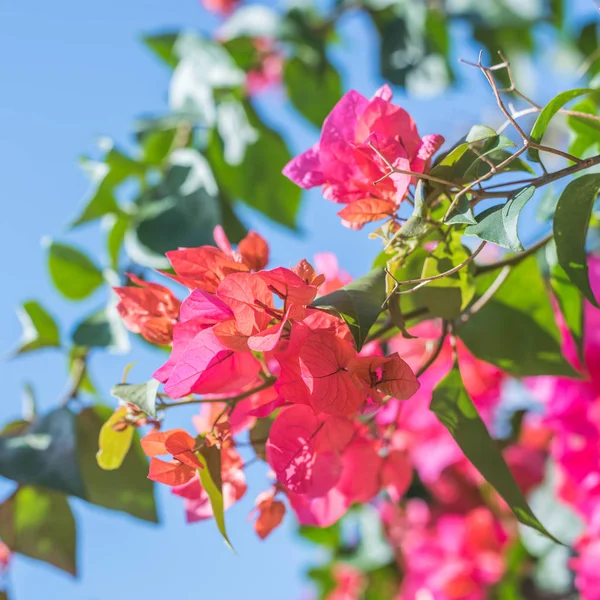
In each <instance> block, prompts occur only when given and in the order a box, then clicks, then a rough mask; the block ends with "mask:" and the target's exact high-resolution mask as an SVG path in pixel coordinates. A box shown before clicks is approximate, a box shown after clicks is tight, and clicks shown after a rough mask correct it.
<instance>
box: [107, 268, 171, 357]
mask: <svg viewBox="0 0 600 600" xmlns="http://www.w3.org/2000/svg"><path fill="white" fill-rule="evenodd" d="M128 277H129V279H130V280H131V281H132V282H133V283H135V284H136V286H137V287H136V286H124V287H116V288H114V290H115V292H116V293H117V294H118V296H119V298H120V302H119V304H118V305H117V310H118V311H119V314H120V315H121V318H122V319H123V321H124V322H125V325H126V326H127V328H128V329H129V330H130V331H132V332H133V333H139V334H140V335H141V336H142V337H143V338H145V339H146V340H148V341H149V342H151V343H152V344H159V345H168V344H170V343H171V340H172V339H173V325H174V324H175V323H176V322H177V317H178V316H179V306H180V304H181V303H180V302H179V300H178V299H177V298H176V297H175V296H174V295H173V292H171V290H169V289H168V288H166V287H164V286H162V285H159V284H157V283H150V282H148V281H143V280H142V279H139V278H138V277H136V276H135V275H131V274H128Z"/></svg>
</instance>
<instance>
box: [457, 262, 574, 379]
mask: <svg viewBox="0 0 600 600" xmlns="http://www.w3.org/2000/svg"><path fill="white" fill-rule="evenodd" d="M498 273H499V271H493V272H491V273H486V274H485V275H478V276H477V277H476V284H477V293H478V295H481V294H483V293H484V292H485V291H486V290H487V288H488V287H489V286H490V285H491V284H492V282H493V281H494V280H495V278H496V277H497V276H498ZM457 333H458V335H459V336H460V338H461V339H462V340H463V342H465V344H466V346H467V348H468V349H469V350H470V351H471V352H472V353H473V354H474V355H475V356H476V357H477V358H479V359H480V360H485V361H486V362H489V363H492V364H494V365H496V366H498V367H500V368H501V369H502V370H504V371H506V372H507V373H510V374H511V375H515V376H516V377H527V376H530V375H563V376H567V377H577V373H576V371H574V370H573V367H571V365H570V364H569V363H568V362H567V361H566V360H565V358H564V356H563V353H562V349H561V337H560V333H559V331H558V328H557V326H556V322H555V318H554V310H553V308H552V304H551V302H550V298H549V296H548V292H547V290H546V286H545V284H544V281H543V279H542V277H541V275H540V273H539V269H538V266H537V262H536V259H535V257H533V256H530V257H528V258H526V259H525V260H523V261H522V262H521V263H520V264H519V265H517V266H515V267H513V268H512V269H511V272H510V274H509V275H508V277H507V278H506V281H505V282H504V283H503V284H502V286H501V287H500V289H499V290H498V291H497V292H496V294H495V295H494V296H493V298H492V299H491V300H490V301H489V302H487V303H486V304H485V305H484V306H483V307H482V308H481V309H480V310H479V311H477V312H476V313H475V314H473V315H471V316H470V318H469V320H468V321H467V322H466V323H465V324H464V325H462V326H461V327H460V328H459V329H458V331H457Z"/></svg>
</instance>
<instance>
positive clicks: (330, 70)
mask: <svg viewBox="0 0 600 600" xmlns="http://www.w3.org/2000/svg"><path fill="white" fill-rule="evenodd" d="M283 80H284V82H285V86H286V88H287V92H288V96H289V99H290V101H291V103H292V104H293V105H294V108H296V110H298V112H300V113H301V114H302V115H303V116H304V117H306V118H307V119H308V120H309V121H310V122H311V123H312V124H313V125H315V126H316V127H318V128H319V129H320V128H321V126H322V125H323V121H324V120H325V117H326V116H327V115H328V114H329V113H330V112H331V109H332V108H333V107H334V105H335V104H336V102H337V101H338V100H339V99H340V98H341V96H342V80H341V78H340V75H339V73H338V72H337V71H336V69H335V68H334V67H333V66H332V65H331V63H329V61H328V60H327V58H326V57H325V56H322V57H320V60H318V61H314V62H311V63H309V62H307V61H305V60H303V59H302V58H300V57H298V56H294V57H292V58H290V59H289V60H287V61H286V63H285V68H284V71H283Z"/></svg>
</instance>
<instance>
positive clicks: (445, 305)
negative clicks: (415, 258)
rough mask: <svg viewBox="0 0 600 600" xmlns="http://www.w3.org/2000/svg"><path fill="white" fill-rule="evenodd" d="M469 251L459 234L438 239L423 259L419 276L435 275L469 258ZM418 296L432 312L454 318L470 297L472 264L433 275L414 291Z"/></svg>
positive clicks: (471, 290) (471, 297)
mask: <svg viewBox="0 0 600 600" xmlns="http://www.w3.org/2000/svg"><path fill="white" fill-rule="evenodd" d="M469 255H470V252H469V251H468V250H467V248H465V247H464V246H463V245H462V244H461V243H460V236H458V235H455V236H451V237H450V238H449V240H448V241H447V242H440V243H439V244H438V245H437V246H436V248H435V250H434V251H433V252H432V253H431V254H430V255H429V256H428V257H427V258H426V259H425V263H424V264H423V271H422V273H421V278H423V279H424V278H427V277H434V276H436V275H440V274H441V273H445V272H446V271H450V270H451V269H453V268H454V267H456V266H458V265H459V264H461V263H463V262H465V261H466V260H467V259H468V258H469ZM415 294H417V295H418V298H417V300H418V301H419V303H422V304H423V305H425V306H426V307H427V309H428V310H429V313H430V314H431V316H434V317H440V318H442V319H455V318H456V317H457V316H458V315H459V314H460V311H461V310H462V309H464V308H465V307H466V306H467V305H468V304H469V302H470V301H471V300H472V299H473V295H474V294H475V284H474V281H473V273H472V266H471V265H467V266H466V267H463V268H462V269H460V271H458V272H457V273H454V274H452V275H449V276H446V277H443V278H441V279H436V280H434V281H432V282H431V283H428V284H427V285H426V286H425V287H424V288H422V289H420V290H419V291H418V292H415Z"/></svg>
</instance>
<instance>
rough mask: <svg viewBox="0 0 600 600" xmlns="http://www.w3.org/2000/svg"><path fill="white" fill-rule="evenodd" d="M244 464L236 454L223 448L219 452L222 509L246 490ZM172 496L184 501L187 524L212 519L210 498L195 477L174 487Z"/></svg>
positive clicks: (231, 449)
mask: <svg viewBox="0 0 600 600" xmlns="http://www.w3.org/2000/svg"><path fill="white" fill-rule="evenodd" d="M243 466H244V462H243V460H242V458H241V456H240V455H239V454H238V452H237V451H236V450H235V449H234V448H232V447H230V446H225V447H223V448H222V450H221V480H222V482H223V508H224V509H225V510H227V509H228V508H229V507H230V506H232V505H233V504H235V503H236V502H237V501H238V500H240V499H241V498H242V497H243V496H244V494H245V493H246V490H247V485H246V476H245V475H244V469H243ZM172 492H173V494H175V495H176V496H179V497H181V498H184V500H185V518H186V522H187V523H196V522H197V521H203V520H205V519H212V518H213V516H214V514H213V510H212V506H211V503H210V498H209V496H208V494H207V493H206V491H205V490H204V488H203V487H202V485H201V483H200V478H199V477H198V476H197V474H196V476H195V477H193V478H192V479H190V481H189V482H187V483H185V484H184V485H180V486H177V487H174V488H173V489H172Z"/></svg>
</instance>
